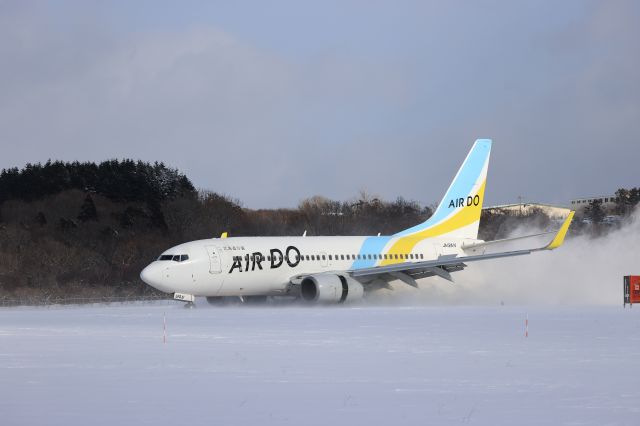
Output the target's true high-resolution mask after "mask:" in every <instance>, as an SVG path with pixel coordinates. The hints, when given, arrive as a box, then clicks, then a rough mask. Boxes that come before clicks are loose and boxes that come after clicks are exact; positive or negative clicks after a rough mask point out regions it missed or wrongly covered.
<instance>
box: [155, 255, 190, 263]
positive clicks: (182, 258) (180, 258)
mask: <svg viewBox="0 0 640 426" xmlns="http://www.w3.org/2000/svg"><path fill="white" fill-rule="evenodd" d="M158 260H173V261H174V262H184V261H185V260H189V255H188V254H163V255H161V256H160V257H159V258H158Z"/></svg>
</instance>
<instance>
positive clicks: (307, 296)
mask: <svg viewBox="0 0 640 426" xmlns="http://www.w3.org/2000/svg"><path fill="white" fill-rule="evenodd" d="M300 295H301V296H302V300H304V301H307V302H315V303H345V302H352V301H354V300H360V299H362V296H364V287H362V284H360V283H359V282H358V281H356V280H354V279H353V278H351V277H350V276H348V275H346V276H345V275H336V274H318V275H309V276H307V277H305V278H304V279H303V280H302V282H301V283H300Z"/></svg>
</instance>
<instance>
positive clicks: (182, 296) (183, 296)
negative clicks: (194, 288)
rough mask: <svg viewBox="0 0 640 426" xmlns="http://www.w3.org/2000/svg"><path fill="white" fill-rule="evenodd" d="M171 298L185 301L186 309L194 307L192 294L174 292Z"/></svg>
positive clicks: (194, 298)
mask: <svg viewBox="0 0 640 426" xmlns="http://www.w3.org/2000/svg"><path fill="white" fill-rule="evenodd" d="M173 298H174V299H175V300H180V301H182V302H186V303H185V305H184V307H185V308H186V309H193V308H195V307H196V305H195V303H194V302H195V301H196V297H195V296H194V295H193V294H184V293H174V294H173Z"/></svg>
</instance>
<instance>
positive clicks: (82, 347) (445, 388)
mask: <svg viewBox="0 0 640 426" xmlns="http://www.w3.org/2000/svg"><path fill="white" fill-rule="evenodd" d="M165 313H166V319H167V343H166V344H163V341H162V335H163V315H164V314H165ZM525 315H528V317H529V337H528V338H525V337H524V321H525ZM639 365H640V306H638V307H636V308H634V309H631V310H630V309H626V310H623V309H622V306H598V307H589V306H587V307H585V306H541V307H524V306H518V307H514V306H490V307H488V306H483V307H461V306H454V307H444V306H412V307H399V306H394V307H380V306H377V307H376V306H351V307H332V308H304V307H287V306H285V307H278V306H269V307H264V308H252V307H227V308H214V307H208V306H206V305H203V304H200V306H199V307H198V308H197V309H194V310H186V309H183V308H182V307H181V306H180V305H179V304H173V303H170V304H168V303H167V304H165V303H163V304H154V305H129V306H117V305H116V306H89V307H56V308H5V309H0V424H2V425H44V424H47V425H88V424H92V425H120V424H136V425H138V424H151V425H158V424H171V425H182V424H184V425H204V424H206V425H271V424H290V425H296V426H299V425H336V424H339V425H347V424H351V425H369V424H375V425H405V424H412V425H448V424H460V423H468V424H478V425H582V424H585V425H638V424H640V368H639Z"/></svg>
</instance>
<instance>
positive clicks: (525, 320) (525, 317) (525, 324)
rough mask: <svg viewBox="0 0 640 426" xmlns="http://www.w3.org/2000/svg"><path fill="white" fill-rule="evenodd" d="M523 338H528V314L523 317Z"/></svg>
mask: <svg viewBox="0 0 640 426" xmlns="http://www.w3.org/2000/svg"><path fill="white" fill-rule="evenodd" d="M524 337H529V314H525V316H524Z"/></svg>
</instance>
